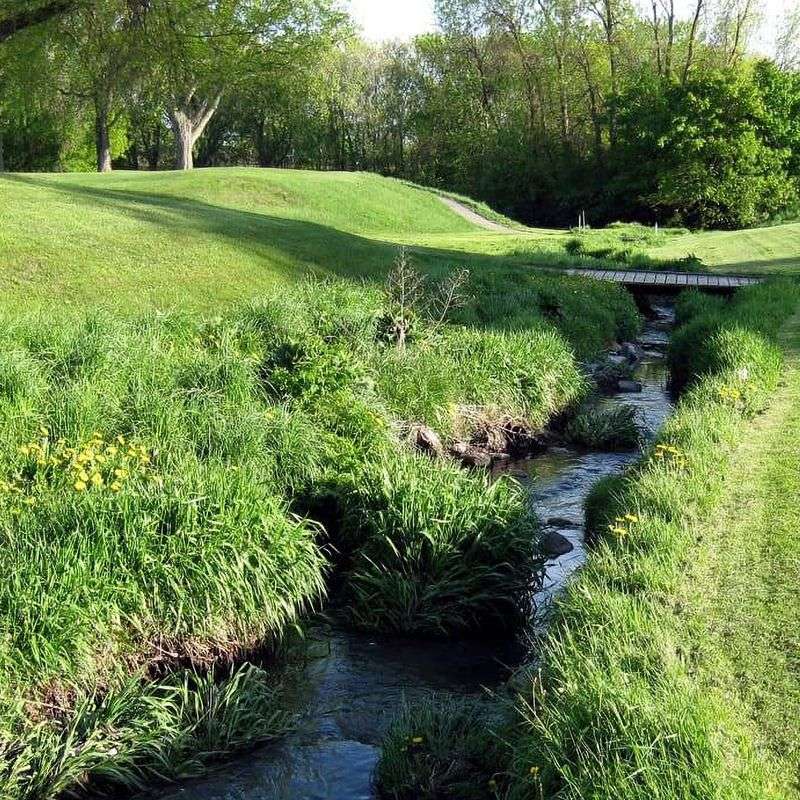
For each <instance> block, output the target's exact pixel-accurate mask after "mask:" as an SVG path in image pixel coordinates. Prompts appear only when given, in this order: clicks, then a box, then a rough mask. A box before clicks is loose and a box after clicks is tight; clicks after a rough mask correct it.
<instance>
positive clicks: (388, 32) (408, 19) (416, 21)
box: [350, 0, 434, 42]
mask: <svg viewBox="0 0 800 800" xmlns="http://www.w3.org/2000/svg"><path fill="white" fill-rule="evenodd" d="M350 11H351V13H352V14H353V17H354V18H355V20H356V21H357V22H358V23H359V24H360V25H361V27H362V28H363V29H364V35H365V36H366V37H367V39H370V40H372V41H376V42H377V41H381V40H383V39H409V38H411V37H412V36H415V35H416V34H418V33H425V32H426V31H431V30H433V28H434V19H433V0H350Z"/></svg>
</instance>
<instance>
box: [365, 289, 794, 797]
mask: <svg viewBox="0 0 800 800" xmlns="http://www.w3.org/2000/svg"><path fill="white" fill-rule="evenodd" d="M798 301H800V289H798V287H797V286H795V285H792V284H783V285H780V284H773V285H769V286H765V287H758V288H753V289H746V290H743V291H742V292H741V293H740V294H739V295H738V296H737V298H736V299H735V301H734V302H733V304H731V305H730V306H728V307H726V308H725V310H724V312H723V313H725V314H726V317H725V319H724V321H723V323H722V324H721V326H720V328H719V330H718V332H717V334H716V335H715V336H712V337H710V338H707V339H704V340H700V341H697V342H696V345H695V346H696V347H697V349H698V350H700V351H703V350H706V351H709V352H698V353H696V354H694V355H693V362H692V363H693V364H695V369H698V370H701V371H702V374H701V376H697V377H695V376H694V375H692V376H691V381H690V382H691V384H692V388H691V389H690V390H689V391H688V392H687V393H686V394H685V396H684V397H683V398H682V400H681V401H680V403H679V405H678V407H677V410H676V412H675V414H674V415H673V417H672V418H671V419H670V420H669V421H668V423H667V424H666V426H665V428H664V429H663V430H662V431H661V433H660V435H659V438H658V440H657V441H656V442H655V443H654V444H653V445H652V447H651V448H650V449H649V450H648V451H647V453H646V454H645V455H644V457H643V458H642V460H641V461H640V462H639V463H638V464H637V465H636V466H635V467H634V468H633V469H632V470H630V471H629V472H628V473H627V474H626V475H624V476H619V477H614V478H611V479H608V480H606V481H603V482H602V483H601V484H600V485H598V487H597V488H596V490H595V491H594V492H593V494H592V495H591V497H590V498H589V501H588V502H587V517H588V524H589V531H588V533H589V534H590V536H591V538H592V540H593V545H594V546H593V551H592V554H591V556H590V559H589V561H588V564H587V565H586V566H585V567H584V569H583V570H582V571H581V573H580V575H579V576H578V578H577V579H576V580H575V581H574V582H572V583H571V584H570V585H569V586H568V587H567V589H566V590H565V591H564V593H563V594H562V595H561V596H560V597H559V599H558V600H557V602H556V604H555V606H554V610H553V612H552V615H551V627H550V629H549V631H548V633H547V635H546V636H545V638H544V639H543V641H542V643H541V648H540V650H539V652H537V654H536V656H537V658H536V662H535V663H534V664H531V665H529V667H528V668H527V669H523V670H521V671H520V675H519V676H517V677H516V678H515V679H514V681H513V682H512V684H510V685H509V687H508V688H509V692H508V695H509V696H510V697H511V698H512V700H511V701H510V702H511V704H512V706H513V709H514V711H513V714H514V718H513V719H512V720H510V721H504V719H503V717H502V714H501V713H500V710H499V709H498V716H496V719H499V720H500V721H499V723H496V724H495V725H486V724H484V725H481V724H480V723H475V724H474V727H473V728H471V729H470V730H469V731H467V732H465V731H464V730H463V729H462V727H461V720H463V719H464V713H463V712H462V711H460V710H458V709H453V708H452V707H450V706H449V704H448V703H447V702H441V701H440V702H437V703H433V704H426V705H422V706H415V707H413V708H410V709H407V710H406V711H404V712H403V714H402V715H401V717H400V719H399V721H398V723H397V724H396V725H395V727H394V728H393V729H392V731H391V732H390V735H389V737H388V738H387V742H386V747H385V751H384V757H383V760H382V762H381V766H380V769H379V772H378V777H379V783H380V786H379V788H380V790H381V791H382V793H383V795H384V796H386V797H391V798H395V797H396V798H404V797H412V796H420V797H428V796H430V797H434V796H435V797H442V796H458V795H457V793H456V794H455V795H453V791H452V790H453V787H455V786H456V785H457V782H458V781H460V780H461V775H462V773H461V771H460V770H459V769H458V768H456V767H454V765H458V766H461V767H463V768H464V769H467V768H468V770H469V775H470V777H469V781H470V789H469V791H470V794H468V795H466V796H475V797H486V798H491V797H503V798H506V799H507V800H518V799H519V800H523V798H524V799H525V800H530V799H531V798H537V799H538V798H555V797H558V798H563V799H564V800H585V798H598V799H599V798H604V799H605V798H612V797H613V798H619V799H620V800H680V799H683V800H701V798H703V799H707V800H711V798H714V800H735V799H736V800H740V799H741V798H749V799H751V800H756V798H765V799H768V798H783V797H786V796H793V795H791V793H790V791H789V790H788V784H789V783H790V782H791V781H792V778H793V776H788V775H781V774H780V773H779V772H777V771H776V770H775V769H774V768H773V767H774V765H772V764H771V763H770V761H769V758H768V757H765V756H764V754H763V753H762V752H761V750H758V751H757V749H756V746H755V744H754V742H755V741H756V737H755V736H754V734H753V731H752V728H751V725H752V723H751V721H750V719H749V718H748V717H747V715H746V713H745V712H744V711H743V710H742V709H741V708H739V707H738V706H736V705H735V704H732V703H731V702H730V698H729V697H728V696H727V695H725V696H723V695H722V694H720V693H718V692H716V691H713V690H711V689H709V687H708V685H707V683H706V682H705V681H704V680H703V679H702V677H701V675H700V674H699V672H698V668H697V667H698V665H697V664H696V663H695V657H696V652H695V641H694V639H693V636H694V635H695V633H696V631H695V626H693V624H692V622H691V620H688V619H686V618H685V617H684V616H683V614H682V594H683V591H684V590H685V587H684V586H683V585H682V581H683V580H685V574H686V563H687V560H688V559H690V558H691V557H692V551H693V548H694V546H695V543H696V527H695V526H694V523H695V522H696V521H697V520H698V519H699V518H702V516H703V515H705V514H707V513H708V511H709V510H710V509H711V508H712V507H713V506H714V505H715V504H716V503H717V502H718V501H719V498H720V496H721V492H722V489H723V484H724V482H725V480H726V477H727V475H726V470H727V466H728V464H729V459H730V456H731V453H732V452H733V449H734V448H735V446H736V445H737V443H739V442H740V441H741V439H742V437H743V436H744V435H746V431H747V427H748V423H749V420H750V419H751V418H752V417H753V415H754V414H756V413H757V412H758V411H759V410H760V409H762V408H763V407H764V406H765V405H766V404H767V403H768V402H769V397H770V394H771V392H772V391H774V389H775V387H776V385H777V382H778V380H779V375H780V363H781V358H780V353H779V352H778V350H777V348H776V346H775V344H774V342H773V341H772V339H773V336H774V334H775V333H776V332H777V330H776V329H777V325H778V323H779V320H780V316H781V314H783V317H784V319H785V318H786V316H788V315H789V314H790V313H792V312H793V311H794V309H795V308H796V306H797V303H798ZM682 307H683V308H684V309H687V308H689V307H691V308H692V309H693V310H694V311H693V313H690V314H687V315H686V317H684V318H685V319H687V318H688V317H693V318H694V319H697V318H698V317H699V316H701V315H706V314H710V315H714V316H715V317H716V315H718V314H719V313H720V309H719V308H718V307H717V304H716V303H711V304H707V303H704V302H699V300H698V299H697V298H688V299H685V300H683V301H682ZM776 309H777V310H776ZM765 321H766V322H765ZM685 324H686V325H692V322H691V321H688V319H687V322H686V323H685ZM750 325H753V327H750ZM679 333H681V331H679ZM479 729H480V730H482V731H483V741H484V745H483V748H482V747H481V745H480V742H479V741H476V738H480V737H479V736H478V734H477V733H476V731H477V730H479ZM443 730H446V731H449V732H451V734H450V735H451V740H450V742H449V743H447V742H443V741H442V740H441V737H440V736H439V733H438V732H439V731H443ZM412 736H413V737H416V739H418V740H420V741H418V742H416V743H414V739H410V737H412ZM409 742H411V744H413V746H409ZM481 753H491V759H490V761H489V762H487V761H486V760H484V759H482V758H481V757H480V754H481ZM450 774H452V775H453V779H452V781H450V782H449V781H448V775H450ZM432 786H433V787H435V791H433V792H432V791H431V789H430V787H432ZM415 791H416V792H417V795H415V794H414V792H415Z"/></svg>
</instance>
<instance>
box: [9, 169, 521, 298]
mask: <svg viewBox="0 0 800 800" xmlns="http://www.w3.org/2000/svg"><path fill="white" fill-rule="evenodd" d="M0 209H2V210H0V285H2V288H3V295H4V299H6V300H7V301H8V302H10V303H13V304H15V303H17V302H18V301H19V299H20V298H24V299H25V301H26V302H28V303H29V302H32V301H37V300H38V301H42V302H52V301H54V300H58V301H59V302H60V303H71V304H74V305H85V304H87V303H102V304H104V305H108V304H113V305H115V306H117V307H124V306H135V307H139V308H140V307H143V306H148V305H149V306H159V307H164V306H175V305H180V306H181V307H187V306H189V307H195V308H203V309H206V308H217V307H219V306H221V305H223V304H225V303H229V302H231V301H234V300H236V299H238V298H241V297H242V296H253V295H255V294H258V293H259V292H260V291H263V290H264V289H266V288H268V287H270V286H273V285H274V284H275V283H276V282H287V281H292V280H296V279H298V278H299V277H301V276H302V275H304V274H305V273H307V272H309V271H311V272H314V273H316V274H318V275H338V276H344V277H351V278H352V277H357V278H376V277H382V276H383V275H385V273H386V272H387V271H388V270H389V268H390V265H391V263H392V261H393V259H394V257H395V255H396V253H397V249H398V247H399V246H400V245H413V246H414V252H415V256H416V258H417V261H418V262H419V263H420V265H421V266H422V267H424V268H426V269H428V270H431V271H437V270H445V269H448V268H450V267H452V266H453V265H455V264H466V265H468V266H473V267H481V268H482V267H490V266H491V265H492V263H493V261H494V260H495V258H496V256H498V255H501V256H504V257H505V256H507V255H508V253H509V248H508V247H504V248H500V250H499V252H498V251H497V248H496V247H495V244H494V243H493V241H492V238H494V239H498V240H502V236H495V237H491V236H484V235H483V234H482V232H481V231H479V230H478V229H476V228H475V227H474V226H472V225H471V224H470V223H469V222H467V221H466V220H464V219H462V218H461V217H459V216H458V215H457V214H454V213H453V212H452V211H450V210H449V209H447V208H446V207H445V206H444V204H443V203H442V202H441V201H440V200H439V199H438V198H437V197H436V196H435V195H434V194H432V193H430V192H427V191H422V190H420V189H416V188H414V187H411V186H408V185H405V184H403V183H401V182H399V181H393V180H389V179H386V178H380V177H378V176H375V175H369V174H353V173H313V172H301V171H289V170H247V169H214V170H197V171H195V172H194V173H191V174H177V173H115V174H113V175H111V176H97V175H76V174H72V175H12V176H6V177H3V178H0Z"/></svg>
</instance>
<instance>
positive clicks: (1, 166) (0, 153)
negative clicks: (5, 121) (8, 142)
mask: <svg viewBox="0 0 800 800" xmlns="http://www.w3.org/2000/svg"><path fill="white" fill-rule="evenodd" d="M5 171H6V157H5V147H4V143H3V131H0V172H5Z"/></svg>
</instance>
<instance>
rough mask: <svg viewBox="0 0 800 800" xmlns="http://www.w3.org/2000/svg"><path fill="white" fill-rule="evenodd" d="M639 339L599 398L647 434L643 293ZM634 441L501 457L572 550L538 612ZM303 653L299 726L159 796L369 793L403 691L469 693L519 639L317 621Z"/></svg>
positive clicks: (660, 318) (663, 410)
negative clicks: (387, 633)
mask: <svg viewBox="0 0 800 800" xmlns="http://www.w3.org/2000/svg"><path fill="white" fill-rule="evenodd" d="M653 310H654V313H655V318H654V319H652V320H650V321H649V322H648V324H647V326H646V328H645V331H644V333H643V334H642V336H641V337H640V338H639V340H638V343H639V345H640V347H641V348H643V350H644V357H643V360H642V362H641V364H640V365H639V367H638V370H637V376H636V379H637V380H638V381H639V382H641V383H642V385H643V391H642V392H641V393H639V394H618V395H615V396H614V397H612V398H609V399H608V400H606V401H605V402H608V403H613V404H620V403H624V404H627V405H632V406H634V407H635V408H636V409H638V411H639V414H640V418H641V420H642V422H643V423H644V428H645V429H646V433H647V434H648V435H652V434H653V433H654V432H655V431H657V430H658V429H659V428H660V427H661V425H662V424H663V422H664V420H665V419H666V417H667V416H668V415H669V413H670V411H671V409H672V404H671V401H670V395H669V391H668V388H667V370H666V365H665V358H664V351H665V349H666V345H667V342H668V336H669V329H670V328H671V326H672V323H673V315H672V312H671V309H670V308H669V306H667V305H661V304H658V303H653ZM638 456H639V454H638V453H637V452H627V453H602V452H589V453H585V452H577V451H572V450H566V449H564V450H555V451H551V452H549V453H547V454H546V455H544V456H539V457H537V458H535V459H532V460H530V461H522V462H516V463H514V464H511V465H506V466H505V467H504V469H505V470H506V471H510V472H511V474H513V475H514V476H516V477H517V478H518V479H519V480H520V481H521V482H522V483H523V484H524V485H525V486H528V487H529V488H530V497H531V503H532V505H533V507H534V509H535V511H536V513H537V514H538V516H539V518H540V519H541V520H542V522H543V523H544V525H545V526H546V528H547V529H548V530H553V531H556V532H558V533H560V534H561V535H562V536H564V537H566V538H567V539H568V540H569V541H570V543H571V544H572V545H573V548H574V549H573V550H572V551H571V552H570V553H568V554H566V555H564V556H562V557H560V558H554V559H552V560H550V561H548V562H547V570H546V575H545V579H544V585H543V587H542V590H541V592H540V593H539V594H538V595H537V597H536V601H537V602H536V609H537V611H536V614H535V620H538V622H539V623H540V624H541V622H542V620H543V619H544V618H545V614H546V609H547V606H548V603H549V601H550V600H551V599H552V597H553V596H554V595H555V594H556V593H557V592H558V590H559V589H560V588H561V587H563V585H564V583H565V581H566V580H567V579H568V578H569V577H570V575H572V574H573V573H574V572H575V570H577V569H578V568H579V567H580V566H581V564H583V562H584V561H585V559H586V550H585V547H584V541H583V502H584V500H585V498H586V496H587V494H588V493H589V491H590V490H591V488H592V486H593V485H594V484H595V483H596V482H597V481H598V480H600V479H601V478H603V477H605V476H607V475H611V474H616V473H619V472H621V471H622V470H623V469H624V468H625V467H626V466H628V465H629V464H631V463H632V462H634V461H635V460H636V459H637V458H638ZM311 637H312V641H311V643H310V647H309V654H310V655H309V659H308V662H307V665H306V666H305V668H304V669H303V670H302V671H301V673H300V675H299V677H298V678H297V679H296V680H295V681H294V682H293V685H292V687H291V690H290V691H289V693H288V694H289V697H288V701H287V702H288V704H289V706H290V708H296V709H297V710H298V711H299V712H300V723H299V725H298V727H297V728H296V729H295V730H294V731H293V732H292V733H291V734H290V735H289V736H288V737H287V738H286V740H284V741H283V742H281V743H280V744H279V745H271V746H268V747H264V748H262V749H260V750H257V751H255V752H252V753H249V754H248V755H246V756H245V757H243V758H240V759H235V760H232V761H229V762H227V763H225V764H224V765H223V766H222V767H220V768H218V771H217V772H215V773H212V774H211V775H209V776H207V777H205V778H203V779H201V780H197V781H192V782H189V783H186V784H184V785H181V786H180V787H177V788H175V787H173V788H172V789H170V790H169V791H168V792H166V793H164V792H161V793H160V794H158V795H157V796H158V797H159V798H160V800H189V798H191V800H371V799H372V798H373V797H374V792H373V788H372V775H373V771H374V768H375V765H376V764H377V761H378V758H379V755H380V750H379V746H380V742H381V740H382V738H383V735H384V733H385V731H386V729H387V727H388V725H389V724H390V723H391V721H392V718H393V717H394V716H395V714H396V713H397V711H398V709H399V708H400V706H401V705H402V704H403V701H404V700H413V699H414V698H416V697H421V696H424V695H426V694H429V693H430V692H432V691H435V692H443V693H444V692H446V693H449V694H455V695H460V696H467V695H477V694H480V693H481V692H483V691H484V687H493V686H499V685H500V684H501V683H502V682H503V681H504V680H505V679H506V678H507V677H508V675H509V674H510V671H511V669H512V668H513V667H514V666H516V659H518V657H519V649H520V648H519V647H515V646H514V645H513V643H509V647H508V650H505V651H504V650H502V649H498V645H497V644H496V643H481V642H431V641H427V640H422V641H421V640H419V639H407V640H406V639H398V638H396V637H391V638H389V637H386V638H384V637H376V636H369V635H362V634H357V633H353V632H349V631H344V630H340V629H337V628H336V627H334V626H329V625H319V626H318V627H316V628H314V629H313V631H312V633H311Z"/></svg>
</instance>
